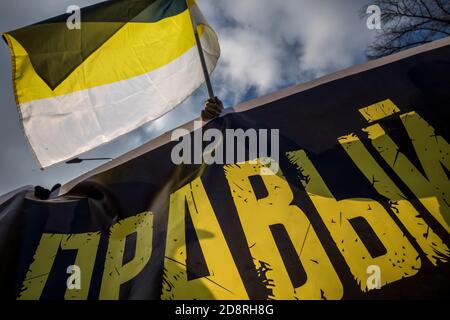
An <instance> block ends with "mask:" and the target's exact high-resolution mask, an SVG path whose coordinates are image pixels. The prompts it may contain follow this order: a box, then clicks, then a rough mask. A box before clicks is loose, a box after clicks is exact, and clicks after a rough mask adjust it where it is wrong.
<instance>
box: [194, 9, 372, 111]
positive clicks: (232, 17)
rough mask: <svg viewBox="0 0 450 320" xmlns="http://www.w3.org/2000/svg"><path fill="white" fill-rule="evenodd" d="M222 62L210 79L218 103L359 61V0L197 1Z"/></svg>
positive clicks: (362, 38) (364, 37) (363, 42)
mask: <svg viewBox="0 0 450 320" xmlns="http://www.w3.org/2000/svg"><path fill="white" fill-rule="evenodd" d="M199 5H200V7H201V9H202V10H203V11H204V13H205V16H206V17H207V19H208V20H209V21H210V23H211V24H212V26H213V27H214V28H215V29H216V31H217V33H218V35H219V39H220V43H221V47H222V60H221V62H220V64H219V67H218V69H217V71H216V73H215V74H214V76H213V79H214V80H215V85H216V87H219V91H218V92H219V93H220V94H221V95H222V98H224V99H226V100H228V101H230V102H231V103H237V102H239V101H240V100H241V99H242V98H243V97H244V96H245V95H246V93H247V92H248V90H249V89H255V94H256V95H261V94H265V93H268V92H271V91H276V90H277V89H279V88H281V87H285V86H288V85H292V84H296V83H299V82H306V81H309V80H312V78H316V77H318V76H322V75H324V74H327V73H330V72H334V71H336V70H339V69H342V68H345V67H348V66H351V65H353V64H355V63H357V62H361V61H362V60H363V53H364V50H365V48H366V46H367V44H368V42H369V41H370V33H369V31H368V30H367V28H366V22H365V21H364V20H362V19H361V18H360V17H359V12H360V10H361V8H362V7H363V5H364V3H363V2H362V1H360V0H342V1H331V0H329V1H317V0H283V1H273V0H224V1H217V0H216V1H211V0H200V1H199Z"/></svg>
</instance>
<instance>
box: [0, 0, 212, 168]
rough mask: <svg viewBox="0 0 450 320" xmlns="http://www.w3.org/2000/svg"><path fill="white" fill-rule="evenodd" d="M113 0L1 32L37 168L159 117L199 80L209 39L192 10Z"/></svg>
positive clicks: (176, 0) (181, 0)
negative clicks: (76, 23) (74, 23)
mask: <svg viewBox="0 0 450 320" xmlns="http://www.w3.org/2000/svg"><path fill="white" fill-rule="evenodd" d="M189 7H190V8H188V3H187V2H186V1H185V0H113V1H106V2H102V3H99V4H97V5H93V6H90V7H86V8H83V9H81V11H80V18H81V19H80V22H81V23H80V28H79V29H76V28H74V29H71V28H69V27H68V24H67V22H68V21H70V20H71V19H72V14H71V13H68V14H65V15H61V16H58V17H55V18H52V19H49V20H46V21H43V22H40V23H37V24H34V25H31V26H28V27H24V28H21V29H18V30H14V31H11V32H8V33H5V34H3V37H4V39H5V40H6V42H7V43H8V45H9V47H10V50H11V56H12V66H13V82H14V91H15V97H16V102H17V104H18V106H19V111H20V118H21V121H22V124H23V128H24V131H25V135H26V137H27V139H28V141H29V144H30V146H31V148H32V150H33V152H34V154H35V156H36V158H37V161H38V162H39V164H40V166H41V167H42V168H46V167H48V166H50V165H52V164H55V163H58V162H61V161H65V160H68V159H70V158H72V157H75V156H77V155H79V154H80V153H83V152H85V151H88V150H91V149H93V148H95V147H97V146H99V145H101V144H104V143H107V142H109V141H111V140H113V139H115V138H117V137H119V136H121V135H123V134H125V133H128V132H130V131H131V130H134V129H136V128H138V127H139V126H141V125H143V124H144V123H146V122H149V121H152V120H155V119H157V118H158V117H160V116H162V115H163V114H165V113H167V112H168V111H170V110H171V109H173V108H174V107H176V106H177V105H179V104H180V103H181V102H183V100H185V99H186V98H187V97H188V96H189V95H191V94H192V92H193V91H195V90H196V89H197V88H198V87H199V86H200V85H201V84H202V83H203V81H204V79H203V73H202V69H201V64H200V61H199V57H198V52H197V48H196V44H195V37H194V34H193V29H192V23H194V24H195V25H198V26H199V33H200V35H201V41H202V45H203V49H204V51H205V57H206V63H207V66H208V70H209V71H210V72H212V70H213V69H214V67H215V65H216V63H217V60H218V58H219V55H220V48H219V44H218V40H217V37H216V35H215V33H214V31H213V30H212V29H210V28H209V27H208V26H207V24H206V23H205V20H204V19H203V16H202V15H201V12H200V11H199V9H198V7H197V6H196V4H195V2H193V1H189Z"/></svg>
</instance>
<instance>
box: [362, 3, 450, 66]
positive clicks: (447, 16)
mask: <svg viewBox="0 0 450 320" xmlns="http://www.w3.org/2000/svg"><path fill="white" fill-rule="evenodd" d="M373 4H375V5H378V6H379V7H380V8H381V19H382V23H383V27H382V30H381V32H380V33H379V34H378V35H377V36H376V38H375V41H374V43H372V44H371V45H370V46H369V47H368V50H367V56H368V57H369V58H379V57H382V56H385V55H388V54H393V53H396V52H399V51H401V50H404V49H408V48H411V47H413V46H416V45H421V44H425V43H428V42H431V41H434V40H437V39H439V38H442V37H445V36H449V35H450V0H375V1H374V2H373ZM361 13H363V11H361ZM364 13H365V12H364Z"/></svg>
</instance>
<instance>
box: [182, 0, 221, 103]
mask: <svg viewBox="0 0 450 320" xmlns="http://www.w3.org/2000/svg"><path fill="white" fill-rule="evenodd" d="M186 3H187V6H188V10H189V14H190V16H191V21H192V29H193V30H194V36H195V42H196V43H197V50H198V55H199V57H200V63H201V65H202V69H203V75H204V77H205V83H206V87H207V89H208V95H209V98H210V99H214V98H215V95H214V91H213V87H212V84H211V79H210V77H209V72H208V66H207V65H206V60H205V54H204V53H203V47H202V43H201V41H200V36H199V34H198V29H197V22H196V20H195V17H194V15H193V14H192V11H191V5H193V4H195V1H192V0H186Z"/></svg>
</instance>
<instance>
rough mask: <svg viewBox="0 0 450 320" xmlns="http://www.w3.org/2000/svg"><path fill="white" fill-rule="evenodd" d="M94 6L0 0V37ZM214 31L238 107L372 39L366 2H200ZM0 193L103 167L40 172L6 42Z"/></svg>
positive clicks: (316, 72) (344, 59) (334, 64)
mask: <svg viewBox="0 0 450 320" xmlns="http://www.w3.org/2000/svg"><path fill="white" fill-rule="evenodd" d="M98 2H101V1H99V0H1V1H0V32H5V31H9V30H13V29H16V28H19V27H22V26H25V25H29V24H31V23H34V22H37V21H40V20H44V19H47V18H49V17H52V16H56V15H59V14H61V13H64V12H65V11H66V8H67V7H68V6H69V5H73V4H76V5H78V6H80V7H83V6H86V5H90V4H94V3H98ZM198 3H199V5H200V8H201V9H202V11H203V13H204V15H205V16H206V18H207V20H208V21H209V23H210V24H211V25H212V26H213V27H214V29H215V30H216V32H217V34H218V36H219V41H220V44H221V48H222V57H221V60H220V62H219V65H218V67H217V69H216V71H215V72H214V74H213V75H212V81H213V86H214V89H215V91H216V95H218V96H219V97H220V98H222V100H223V101H224V102H225V106H226V107H232V106H234V105H236V104H238V103H239V102H243V101H247V100H249V99H252V98H255V97H257V96H261V95H264V94H268V93H271V92H274V91H277V90H279V89H281V88H284V87H288V86H291V85H295V84H299V83H303V82H307V81H310V80H313V79H315V78H317V77H320V76H323V75H325V74H329V73H332V72H335V71H338V70H340V69H343V68H346V67H349V66H352V65H355V64H358V63H362V62H364V61H365V59H366V58H365V50H366V47H367V45H368V44H369V43H370V42H371V40H372V39H373V37H374V31H371V30H368V29H367V27H366V20H365V19H364V18H363V17H361V15H360V12H361V10H362V8H365V7H367V5H368V4H370V0H367V1H366V0H339V1H336V0H282V1H274V0H198ZM0 83H1V86H0V150H1V151H0V195H2V194H4V193H7V192H9V191H11V190H13V189H15V188H18V187H21V186H24V185H42V186H45V187H51V186H52V185H54V184H55V183H57V182H61V183H64V182H67V181H69V180H71V179H73V178H75V177H76V176H78V175H80V174H82V173H84V172H86V171H88V170H90V169H93V168H94V167H95V166H98V165H100V164H101V162H94V161H87V162H85V163H82V164H77V165H67V164H61V165H57V166H54V167H52V168H50V169H48V170H45V171H40V170H39V168H38V166H37V164H36V163H35V162H34V160H33V157H32V154H31V151H30V150H29V149H28V146H27V143H26V141H25V138H24V136H23V134H22V131H21V127H20V124H19V118H18V113H17V108H16V106H15V102H14V96H13V89H12V82H11V62H10V58H9V52H8V48H7V46H6V44H4V43H0ZM205 96H206V93H205V90H204V89H203V88H201V89H199V90H198V91H197V92H196V93H195V94H194V95H193V96H192V98H190V99H189V100H187V101H186V102H185V103H184V104H183V105H181V106H180V107H178V108H177V109H175V110H174V111H172V112H171V113H169V114H167V115H166V116H164V117H163V118H161V119H159V120H158V121H156V122H154V123H151V124H148V125H146V126H144V127H142V128H140V129H138V130H136V131H134V132H132V133H130V134H127V135H125V136H123V137H121V138H119V139H117V140H116V141H114V142H112V143H110V144H108V145H105V146H102V147H99V148H97V149H95V150H93V151H91V152H88V153H87V154H85V155H83V157H88V158H89V157H108V158H115V157H117V156H119V155H121V154H123V153H126V152H127V151H129V150H132V149H135V148H137V147H139V146H140V145H141V144H142V143H145V142H148V141H150V140H152V139H154V138H155V137H157V136H158V135H160V134H162V133H164V132H166V131H168V130H171V129H173V128H175V127H177V126H179V125H181V124H183V123H186V122H188V121H190V120H192V119H194V118H196V117H198V116H199V114H200V110H201V109H202V102H203V100H204V98H205Z"/></svg>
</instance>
